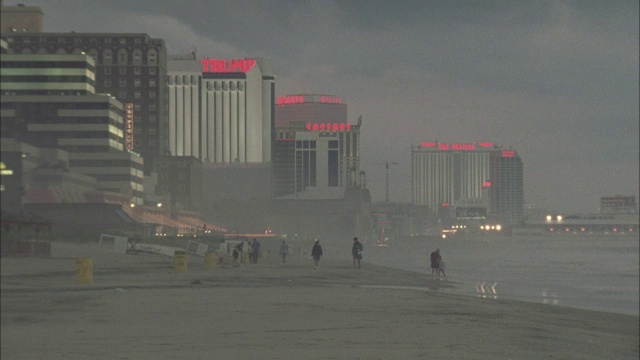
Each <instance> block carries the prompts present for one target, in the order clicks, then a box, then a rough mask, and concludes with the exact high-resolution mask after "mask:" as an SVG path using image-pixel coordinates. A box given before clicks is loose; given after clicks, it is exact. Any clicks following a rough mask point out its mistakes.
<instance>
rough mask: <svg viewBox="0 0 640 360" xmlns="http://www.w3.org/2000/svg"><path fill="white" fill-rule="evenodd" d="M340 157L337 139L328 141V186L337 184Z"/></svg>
mask: <svg viewBox="0 0 640 360" xmlns="http://www.w3.org/2000/svg"><path fill="white" fill-rule="evenodd" d="M339 171H340V158H339V153H338V140H330V141H329V153H328V169H327V174H328V179H327V184H328V186H330V187H336V186H338V185H339Z"/></svg>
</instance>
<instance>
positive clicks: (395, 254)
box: [365, 235, 640, 316]
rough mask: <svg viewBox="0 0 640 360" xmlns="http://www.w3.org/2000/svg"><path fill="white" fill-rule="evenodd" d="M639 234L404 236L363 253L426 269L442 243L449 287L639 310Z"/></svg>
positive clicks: (375, 260)
mask: <svg viewBox="0 0 640 360" xmlns="http://www.w3.org/2000/svg"><path fill="white" fill-rule="evenodd" d="M639 244H640V240H639V238H638V236H582V235H562V236H555V237H551V236H514V237H495V238H490V237H467V238H455V239H436V238H434V239H429V240H424V239H422V240H416V239H407V240H404V241H396V242H395V243H393V244H391V245H390V246H389V247H386V248H377V247H372V246H367V247H366V253H365V255H366V260H367V261H369V262H372V263H374V264H379V265H384V266H391V267H395V268H401V269H406V270H413V271H418V272H422V273H425V274H430V273H431V269H430V265H429V254H430V253H431V251H433V250H435V249H436V248H439V249H440V253H441V255H442V260H443V261H444V262H445V264H446V273H447V277H448V280H449V282H451V283H452V284H454V285H455V286H454V287H455V288H454V289H452V290H445V291H447V292H451V293H456V294H461V295H469V296H476V297H482V298H491V299H505V300H521V301H528V302H536V303H544V304H550V305H556V306H565V307H573V308H581V309H589V310H597V311H606V312H615V313H622V314H629V315H636V316H638V313H639V308H640V301H639V292H640V287H639V283H640V279H639V277H640V276H639V275H640V269H639V264H640V262H639V254H640V250H639Z"/></svg>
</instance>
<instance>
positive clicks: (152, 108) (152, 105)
mask: <svg viewBox="0 0 640 360" xmlns="http://www.w3.org/2000/svg"><path fill="white" fill-rule="evenodd" d="M155 109H156V103H149V110H152V111H153V110H155Z"/></svg>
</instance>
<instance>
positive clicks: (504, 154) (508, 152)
mask: <svg viewBox="0 0 640 360" xmlns="http://www.w3.org/2000/svg"><path fill="white" fill-rule="evenodd" d="M514 156H516V151H515V150H502V157H506V158H511V157H514Z"/></svg>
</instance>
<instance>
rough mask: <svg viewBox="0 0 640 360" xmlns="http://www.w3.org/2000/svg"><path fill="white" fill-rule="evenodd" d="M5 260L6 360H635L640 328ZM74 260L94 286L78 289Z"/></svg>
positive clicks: (511, 310) (500, 307)
mask: <svg viewBox="0 0 640 360" xmlns="http://www.w3.org/2000/svg"><path fill="white" fill-rule="evenodd" d="M53 245H54V247H53V253H52V258H50V259H37V258H2V262H1V265H2V267H1V280H2V281H1V302H0V303H1V310H2V314H1V335H2V341H1V343H0V346H1V349H0V350H1V351H0V357H1V358H2V359H226V358H233V359H434V358H435V359H542V358H549V359H638V355H639V336H640V335H639V324H638V320H639V319H638V317H635V316H628V315H620V314H613V313H604V312H594V311H587V310H578V309H570V308H562V307H556V306H550V305H543V304H532V303H524V302H515V301H501V300H492V299H481V298H477V297H464V296H456V295H451V294H445V293H443V292H442V291H440V289H442V287H444V286H456V284H455V282H449V283H445V282H441V281H438V280H434V279H431V278H430V276H428V275H425V274H418V273H413V272H408V271H402V270H397V269H390V268H384V267H379V266H373V265H370V264H367V263H366V261H365V262H363V266H362V269H360V270H354V269H353V268H352V265H351V263H350V262H348V261H344V260H332V259H330V258H328V257H325V258H324V259H323V260H322V261H321V263H320V267H319V268H318V269H314V268H313V266H312V262H311V260H309V259H308V258H307V257H305V256H301V255H298V256H291V257H289V259H288V262H287V263H286V264H282V263H280V262H279V261H278V260H277V259H275V258H272V259H267V258H262V259H260V261H259V263H258V264H242V265H240V266H238V267H225V268H217V269H205V268H204V260H203V258H201V257H198V256H191V255H190V256H189V259H188V260H189V262H188V271H187V272H186V273H177V272H176V271H175V269H174V266H173V260H172V259H170V258H167V257H162V256H159V255H149V254H138V255H122V254H114V253H110V252H107V251H104V250H98V249H97V248H96V247H94V246H86V245H85V246H76V245H71V244H62V243H54V244H53ZM76 257H88V258H92V259H93V261H94V264H93V268H94V271H93V283H91V284H76V283H75V276H76V268H75V258H76Z"/></svg>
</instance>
